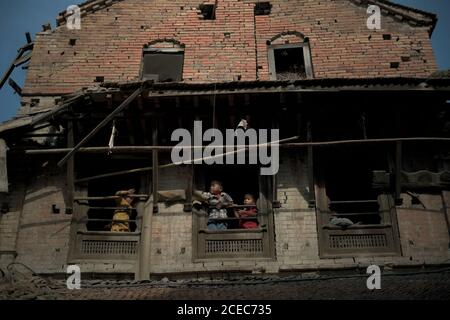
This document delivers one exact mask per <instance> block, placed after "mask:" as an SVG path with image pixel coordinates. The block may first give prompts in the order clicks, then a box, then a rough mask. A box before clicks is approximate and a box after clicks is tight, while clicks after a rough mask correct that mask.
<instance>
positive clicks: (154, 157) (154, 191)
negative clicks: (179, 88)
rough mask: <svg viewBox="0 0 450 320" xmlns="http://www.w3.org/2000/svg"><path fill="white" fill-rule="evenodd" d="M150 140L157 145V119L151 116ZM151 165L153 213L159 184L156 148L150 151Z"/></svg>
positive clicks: (155, 211) (155, 208) (156, 209)
mask: <svg viewBox="0 0 450 320" xmlns="http://www.w3.org/2000/svg"><path fill="white" fill-rule="evenodd" d="M152 142H153V145H155V146H156V145H158V119H157V118H156V117H154V118H153V121H152ZM152 165H153V171H152V173H153V177H152V194H153V213H157V212H158V185H159V168H158V166H159V154H158V150H156V149H154V150H153V151H152Z"/></svg>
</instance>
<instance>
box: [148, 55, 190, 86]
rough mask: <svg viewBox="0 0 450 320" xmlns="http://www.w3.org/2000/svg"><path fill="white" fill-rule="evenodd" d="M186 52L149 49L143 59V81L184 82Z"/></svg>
mask: <svg viewBox="0 0 450 320" xmlns="http://www.w3.org/2000/svg"><path fill="white" fill-rule="evenodd" d="M183 64H184V50H183V49H181V48H147V49H144V54H143V58H142V71H141V79H142V80H154V81H155V82H180V81H182V80H183Z"/></svg>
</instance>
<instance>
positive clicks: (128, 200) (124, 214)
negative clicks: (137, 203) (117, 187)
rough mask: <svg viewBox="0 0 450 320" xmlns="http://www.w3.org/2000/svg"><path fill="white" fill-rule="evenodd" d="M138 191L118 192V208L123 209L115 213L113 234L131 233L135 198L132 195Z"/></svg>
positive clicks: (112, 227) (112, 226)
mask: <svg viewBox="0 0 450 320" xmlns="http://www.w3.org/2000/svg"><path fill="white" fill-rule="evenodd" d="M135 192H136V191H135V190H134V189H130V190H124V191H118V192H117V193H116V196H118V197H119V198H117V199H116V203H117V206H118V207H120V208H121V209H118V210H116V211H115V212H114V216H113V220H114V221H113V222H112V224H111V231H112V232H130V224H129V220H130V215H131V210H132V208H133V206H132V203H133V197H132V195H133V194H134V193H135Z"/></svg>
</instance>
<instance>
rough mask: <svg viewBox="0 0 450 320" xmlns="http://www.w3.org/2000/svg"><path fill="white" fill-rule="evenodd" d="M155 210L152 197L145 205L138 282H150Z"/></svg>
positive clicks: (137, 273)
mask: <svg viewBox="0 0 450 320" xmlns="http://www.w3.org/2000/svg"><path fill="white" fill-rule="evenodd" d="M153 210H154V201H153V199H152V197H150V199H149V200H148V201H147V202H146V203H145V205H144V212H143V217H142V229H141V240H140V250H139V264H138V270H137V272H136V274H135V278H136V280H139V281H142V280H150V270H151V243H152V220H153Z"/></svg>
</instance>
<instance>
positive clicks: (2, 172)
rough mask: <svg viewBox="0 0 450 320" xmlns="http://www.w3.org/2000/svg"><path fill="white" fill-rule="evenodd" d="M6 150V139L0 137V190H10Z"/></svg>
mask: <svg viewBox="0 0 450 320" xmlns="http://www.w3.org/2000/svg"><path fill="white" fill-rule="evenodd" d="M6 150H7V146H6V142H5V140H3V139H0V192H9V190H8V189H9V184H8V167H7V163H6Z"/></svg>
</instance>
